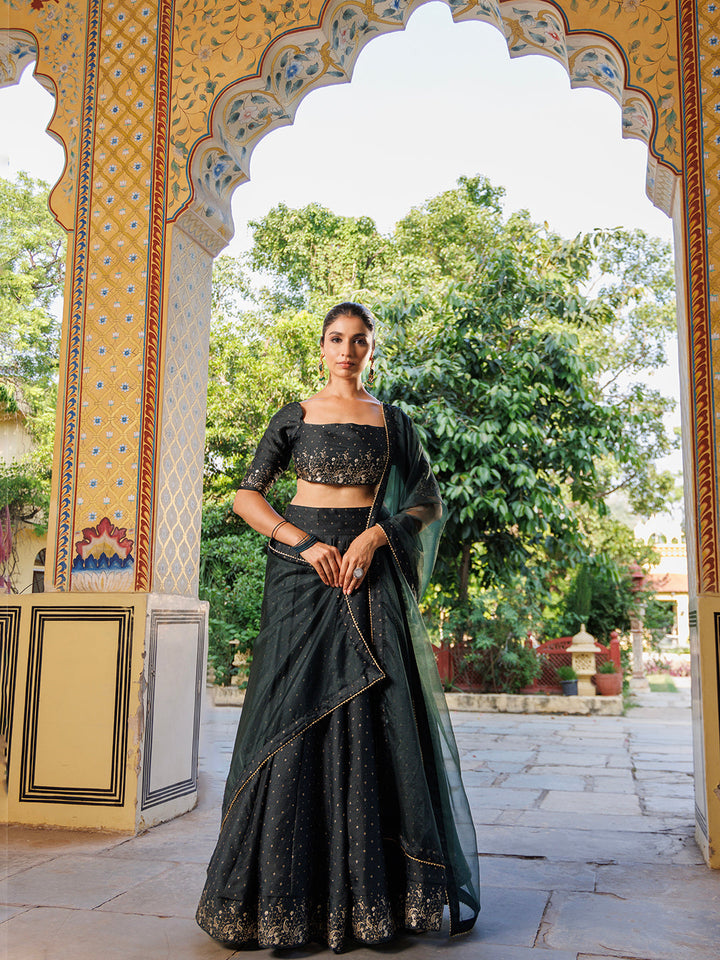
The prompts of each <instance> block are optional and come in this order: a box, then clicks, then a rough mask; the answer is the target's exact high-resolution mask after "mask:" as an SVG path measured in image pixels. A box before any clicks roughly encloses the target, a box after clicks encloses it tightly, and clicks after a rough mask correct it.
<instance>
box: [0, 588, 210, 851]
mask: <svg viewBox="0 0 720 960" xmlns="http://www.w3.org/2000/svg"><path fill="white" fill-rule="evenodd" d="M0 638H1V644H0V683H1V684H2V687H1V689H0V734H3V735H4V736H5V737H6V739H7V742H8V745H9V754H8V763H7V773H8V776H7V792H5V791H0V817H2V816H4V817H5V819H6V821H7V822H10V823H21V824H27V825H36V826H56V827H69V828H72V829H82V830H87V829H93V830H117V831H122V832H127V833H137V832H139V831H141V830H144V829H146V828H147V827H150V826H153V825H154V824H156V823H160V822H162V821H164V820H169V819H171V818H172V817H176V816H178V815H179V814H181V813H185V812H187V811H188V810H191V809H192V808H193V807H194V806H195V804H196V803H197V769H198V740H199V733H200V704H201V695H202V690H203V687H204V682H205V661H206V655H207V604H206V603H205V602H203V601H199V600H194V599H192V598H187V597H178V596H166V595H162V594H141V593H102V594H99V593H98V594H92V593H83V594H78V593H70V594H67V593H45V594H31V595H29V596H28V595H26V596H9V597H7V598H6V604H5V605H4V606H3V608H2V609H0Z"/></svg>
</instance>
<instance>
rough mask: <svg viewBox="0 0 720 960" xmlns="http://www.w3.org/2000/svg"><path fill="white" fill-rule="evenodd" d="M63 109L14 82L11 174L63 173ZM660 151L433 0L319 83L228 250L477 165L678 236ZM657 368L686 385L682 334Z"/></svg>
mask: <svg viewBox="0 0 720 960" xmlns="http://www.w3.org/2000/svg"><path fill="white" fill-rule="evenodd" d="M52 110H53V99H52V97H51V96H50V95H49V94H48V93H46V92H45V91H44V90H43V89H42V88H41V87H40V86H39V84H38V83H37V82H36V81H35V80H34V79H33V78H32V76H31V71H30V70H26V71H25V73H24V74H23V77H22V79H21V82H20V83H19V84H18V85H16V86H14V87H8V88H4V89H2V90H0V130H3V131H12V136H11V137H8V136H3V137H2V139H1V140H0V176H3V177H12V176H14V174H15V173H16V172H17V170H27V171H28V172H29V173H31V174H32V175H33V176H37V177H42V178H43V179H45V180H47V181H49V182H50V183H53V182H54V181H55V180H56V179H57V178H58V177H59V175H60V173H61V171H62V167H63V152H62V148H61V147H60V146H59V145H58V144H57V143H55V142H54V141H53V140H51V139H50V138H49V137H48V135H47V134H46V133H45V126H46V125H47V123H48V122H49V120H50V117H51V115H52ZM646 164H647V147H646V145H645V144H644V143H642V142H640V141H637V140H623V139H622V137H621V113H620V107H619V105H618V104H617V103H616V102H615V101H614V100H613V99H612V98H611V97H610V96H609V95H608V94H606V93H603V92H601V91H597V90H588V89H580V90H571V89H570V83H569V79H568V75H567V73H566V71H565V69H564V68H563V67H562V66H561V65H560V64H558V63H555V62H554V61H552V60H550V59H548V58H546V57H541V56H529V57H521V58H517V59H514V60H511V59H510V56H509V53H508V49H507V45H506V43H505V39H504V37H503V36H502V35H501V34H500V33H499V31H497V30H496V29H495V28H494V27H491V26H489V25H488V24H482V23H457V24H456V23H454V22H453V21H452V18H451V16H450V12H449V9H448V8H447V7H446V6H445V5H444V4H443V3H438V2H432V3H428V4H426V5H425V6H423V7H420V8H419V9H418V10H417V11H416V12H415V13H414V15H413V16H412V18H411V19H410V22H409V24H408V26H407V28H406V30H404V31H399V32H396V33H392V34H387V35H384V36H381V37H377V38H376V39H374V40H372V41H371V42H370V43H369V44H368V46H366V47H365V49H364V50H363V51H362V53H361V54H360V56H359V58H358V61H357V64H356V67H355V72H354V75H353V78H352V82H351V83H350V84H347V83H345V84H337V85H334V86H330V87H324V88H321V89H319V90H316V91H313V92H312V93H310V94H309V95H308V96H307V97H306V98H305V99H304V100H303V101H302V102H301V104H300V106H299V108H298V111H297V114H296V116H295V121H294V123H293V125H292V126H288V127H284V128H281V129H279V130H276V131H274V132H272V133H270V134H268V135H267V136H266V137H265V138H264V139H263V140H262V141H261V142H260V143H259V144H258V146H257V147H256V149H255V152H254V153H253V156H252V160H251V164H250V182H249V183H247V184H243V185H242V186H240V187H238V189H237V190H236V192H235V196H234V198H233V216H234V220H235V237H234V239H233V241H232V243H231V244H230V246H229V247H228V248H227V249H226V251H225V252H226V253H230V254H237V253H239V252H241V251H242V250H244V249H247V247H248V246H249V245H250V231H249V228H248V225H247V224H248V221H249V220H252V219H257V218H259V217H262V216H263V215H264V214H265V213H266V212H267V211H268V210H269V209H270V208H271V207H273V206H274V205H275V204H277V203H279V202H281V201H282V202H283V203H285V204H287V205H288V206H302V205H304V204H306V203H310V202H312V201H317V202H319V203H321V204H322V205H324V206H326V207H329V208H330V209H332V210H334V211H335V212H336V213H339V214H343V215H355V216H357V215H361V214H362V215H367V216H371V217H372V218H373V219H374V220H375V222H376V223H377V225H378V228H379V229H380V230H381V231H383V232H387V231H389V230H391V228H392V226H393V224H394V223H395V222H396V221H397V220H398V219H399V218H400V217H402V216H403V215H404V214H405V213H407V211H408V210H409V209H410V208H411V207H412V206H416V205H418V204H421V203H423V201H425V200H426V199H428V198H429V197H431V196H434V195H436V194H438V193H440V192H441V191H442V190H444V189H448V188H450V187H452V186H453V185H454V184H455V182H456V180H457V178H458V177H459V176H460V175H462V174H466V175H474V174H477V173H481V174H484V175H486V176H487V177H489V179H490V180H491V181H492V182H493V183H494V184H497V185H501V186H504V187H505V188H506V190H507V195H506V210H507V211H510V210H517V209H522V208H524V209H527V210H529V211H530V214H531V215H532V217H533V218H534V219H535V220H538V221H540V222H543V221H547V222H548V223H549V224H550V226H551V227H552V228H553V229H555V230H557V231H558V232H559V233H561V234H563V235H565V236H574V235H575V234H577V233H578V232H581V231H585V230H590V229H592V228H594V227H602V226H605V227H615V226H625V227H631V228H632V227H639V228H642V229H643V230H645V231H646V232H648V233H650V234H652V235H654V236H658V237H662V238H664V239H667V240H672V226H671V222H670V220H669V218H668V217H667V216H666V215H665V214H664V213H662V212H661V211H659V210H657V209H656V208H655V207H653V205H652V204H651V202H650V201H649V200H648V198H647V197H646V195H645V168H646ZM652 382H653V386H658V387H659V388H661V389H663V391H664V392H668V393H670V394H671V395H673V396H677V394H678V373H677V357H676V348H675V346H674V345H671V346H670V350H669V364H668V368H667V369H666V370H665V371H663V372H662V373H661V374H660V375H656V376H655V377H653V378H652ZM671 422H672V424H673V425H674V424H677V423H679V412H678V413H677V415H676V416H675V417H673V418H672V421H671ZM679 463H680V461H679V457H675V458H673V459H672V460H671V461H669V462H668V463H667V464H665V466H667V467H668V468H669V469H673V470H679V469H680V466H679Z"/></svg>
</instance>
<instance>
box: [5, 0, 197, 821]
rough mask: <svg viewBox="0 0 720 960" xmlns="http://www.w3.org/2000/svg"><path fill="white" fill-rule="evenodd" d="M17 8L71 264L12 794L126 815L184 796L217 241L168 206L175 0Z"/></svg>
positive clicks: (13, 627)
mask: <svg viewBox="0 0 720 960" xmlns="http://www.w3.org/2000/svg"><path fill="white" fill-rule="evenodd" d="M11 8H12V11H11V16H12V22H11V27H12V31H13V32H12V38H13V40H14V44H15V45H14V46H13V47H12V50H11V54H12V55H11V56H10V60H9V63H10V67H13V66H14V67H15V68H16V69H20V68H21V67H22V65H23V64H24V61H25V60H27V58H28V57H31V56H32V57H35V58H37V64H36V74H37V75H38V76H39V78H40V79H41V81H42V82H44V83H45V84H46V85H48V86H50V87H51V88H52V89H53V92H55V93H56V96H57V99H58V109H57V112H56V115H55V117H54V118H53V121H52V123H51V131H52V132H53V133H55V134H56V135H57V136H58V137H59V138H60V139H61V140H62V142H63V144H64V145H65V149H66V155H67V166H66V169H65V171H64V174H63V177H62V178H61V181H60V182H59V184H57V185H56V187H55V189H54V191H53V193H52V197H51V207H52V209H53V212H54V213H55V215H56V217H57V218H58V220H59V221H60V223H61V224H62V225H63V226H64V227H65V228H66V230H67V231H68V262H67V281H66V290H65V303H64V320H63V344H62V352H61V364H60V398H59V406H58V417H57V437H58V442H57V445H56V450H55V460H54V470H53V493H52V507H51V514H50V526H49V535H48V546H47V563H46V570H45V589H46V592H45V594H44V595H38V594H35V595H25V596H20V597H12V598H9V599H8V604H7V606H6V608H5V610H4V613H3V616H2V618H0V625H1V626H2V631H3V647H2V649H3V657H4V661H5V663H4V666H5V672H6V674H7V676H8V677H10V678H11V681H10V682H9V683H8V684H7V686H6V687H5V689H4V691H3V694H4V696H3V726H4V728H5V729H6V730H7V733H8V734H9V737H10V758H9V779H8V794H7V797H6V800H5V801H4V802H6V804H7V810H6V811H5V813H6V815H7V818H8V819H9V820H10V821H11V822H20V823H27V824H42V825H46V824H53V825H61V826H69V827H81V828H88V827H94V828H103V829H113V830H123V831H130V832H132V831H136V830H139V829H142V828H143V827H145V826H148V825H150V824H152V823H155V822H158V821H159V820H163V819H167V818H168V817H171V816H175V815H177V814H178V813H182V812H184V811H185V810H188V809H190V808H191V807H192V806H194V804H195V803H196V799H197V766H198V736H199V723H200V703H201V695H202V691H203V687H204V684H205V657H206V637H207V609H206V606H207V605H206V604H204V603H202V602H200V601H198V599H197V591H198V559H199V537H200V519H201V504H202V464H203V452H204V450H203V448H204V424H205V399H206V389H207V352H208V335H209V313H210V282H211V267H212V255H213V252H215V251H210V250H208V249H207V244H206V245H205V246H203V244H202V243H201V242H198V240H197V239H195V238H193V237H192V236H190V235H189V234H188V233H187V232H186V231H185V230H183V229H182V228H180V227H177V226H175V225H174V224H172V223H169V222H168V217H167V205H168V177H167V167H168V125H169V117H170V108H169V103H170V79H171V65H170V51H171V42H172V24H173V3H172V2H167V0H160V2H158V0H147V2H145V0H143V2H138V0H87V2H80V0H63V2H61V3H57V4H56V3H42V2H40V3H38V4H30V3H24V4H20V3H17V4H11ZM13 56H14V58H15V59H14V61H13Z"/></svg>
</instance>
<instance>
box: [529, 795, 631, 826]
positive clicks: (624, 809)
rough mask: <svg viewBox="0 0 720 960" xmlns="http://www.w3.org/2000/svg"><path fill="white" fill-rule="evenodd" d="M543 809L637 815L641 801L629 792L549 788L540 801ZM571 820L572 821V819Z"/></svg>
mask: <svg viewBox="0 0 720 960" xmlns="http://www.w3.org/2000/svg"><path fill="white" fill-rule="evenodd" d="M540 809H541V810H567V811H568V813H571V812H573V811H574V810H582V811H583V812H585V813H595V814H598V815H602V814H605V813H612V814H614V815H615V816H616V817H617V816H637V815H638V814H639V813H640V812H641V811H640V801H639V800H638V798H637V797H636V796H635V795H634V794H627V793H572V792H570V791H564V790H549V791H548V793H547V796H545V797H544V798H543V800H542V801H541V803H540ZM570 822H571V821H570Z"/></svg>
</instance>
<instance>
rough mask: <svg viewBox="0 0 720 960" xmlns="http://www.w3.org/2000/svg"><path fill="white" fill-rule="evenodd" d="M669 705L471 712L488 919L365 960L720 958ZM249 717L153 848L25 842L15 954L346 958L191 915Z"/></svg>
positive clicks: (466, 751)
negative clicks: (608, 710) (240, 937)
mask: <svg viewBox="0 0 720 960" xmlns="http://www.w3.org/2000/svg"><path fill="white" fill-rule="evenodd" d="M652 697H653V695H652V694H651V695H643V697H642V698H638V703H639V704H640V706H639V707H638V709H635V710H631V711H629V712H628V714H627V715H626V716H624V717H583V718H579V717H568V716H552V715H534V716H523V715H510V714H473V713H461V714H454V716H453V722H454V724H455V727H456V734H457V738H458V745H459V750H460V754H461V758H462V763H463V768H464V770H465V771H466V784H467V787H468V796H469V799H470V802H471V805H472V811H473V817H474V819H475V822H476V824H477V834H478V845H479V849H480V852H481V885H482V902H483V910H482V912H481V914H480V918H479V920H478V923H477V925H476V927H475V929H474V930H473V931H472V933H471V934H470V935H469V936H468V937H462V938H458V939H457V940H454V941H453V942H452V943H451V944H450V943H448V941H447V940H446V939H444V938H442V937H438V936H427V937H417V938H415V937H409V936H408V937H400V938H398V939H396V940H394V941H393V942H392V943H390V944H387V945H384V946H380V947H373V948H368V947H362V946H359V945H352V944H349V945H348V954H349V955H350V956H351V957H352V958H353V960H378V957H379V956H383V955H385V954H388V955H392V956H396V955H398V954H404V955H405V956H406V958H407V960H437V958H438V956H440V953H441V951H444V950H452V957H453V960H611V958H613V960H620V958H627V960H720V946H719V945H720V931H719V930H718V918H719V917H720V872H717V873H713V872H711V871H709V870H707V868H706V867H705V866H704V864H703V863H702V857H701V855H700V851H699V850H698V848H697V846H696V844H695V842H694V838H693V834H694V823H693V814H692V800H691V798H692V791H691V789H690V776H689V774H688V772H687V770H686V768H687V767H688V760H689V757H690V749H691V735H690V734H691V730H690V711H689V707H688V703H689V701H688V700H687V698H686V697H683V696H680V695H668V697H667V698H665V699H664V700H663V706H662V707H661V708H657V707H655V706H654V705H655V704H657V703H658V701H655V700H653V699H652ZM648 704H650V705H649V706H648ZM238 717H239V711H237V710H236V709H234V708H231V707H223V708H214V707H211V708H210V709H209V710H208V711H207V712H206V713H205V716H204V718H203V726H202V738H201V746H200V798H199V804H198V806H197V808H196V809H195V810H193V811H192V812H190V813H188V814H187V815H186V816H184V817H182V818H179V819H177V820H174V821H172V822H170V823H167V824H162V825H160V826H158V827H156V828H154V829H153V830H150V831H149V832H147V833H146V834H143V835H141V836H138V837H121V836H120V837H119V836H118V835H116V834H97V833H93V834H78V833H73V832H72V831H62V830H58V831H55V830H48V831H45V830H28V829H24V828H22V829H13V830H11V831H10V834H9V837H8V843H7V846H6V850H7V857H6V858H5V863H4V864H3V866H2V868H1V870H2V872H0V878H1V877H2V875H3V874H8V880H7V883H5V884H0V889H2V887H5V888H6V890H8V891H9V890H10V889H12V890H13V893H12V896H18V895H21V896H22V897H23V898H25V899H27V900H29V901H31V902H29V903H27V904H22V903H16V902H15V901H13V900H11V899H10V896H11V894H10V893H9V892H7V893H4V894H0V903H1V902H4V906H2V907H0V956H2V957H4V956H7V957H8V960H88V958H90V957H92V960H241V958H242V960H250V957H252V958H253V960H271V958H272V960H279V958H281V960H291V958H298V960H301V958H315V957H322V958H324V957H327V956H329V954H328V952H327V950H325V949H323V948H322V947H320V946H318V945H311V946H309V947H306V948H302V949H298V950H292V951H283V952H282V953H280V952H278V951H274V950H254V951H250V952H248V951H242V952H233V951H232V950H229V949H226V948H223V947H222V946H220V945H219V944H216V943H214V942H213V941H212V940H211V939H209V938H208V937H207V936H206V935H205V934H204V933H203V932H202V931H201V930H200V929H199V928H198V927H197V926H196V925H195V923H194V920H193V919H192V918H193V915H194V911H195V905H196V902H197V898H198V896H199V893H200V890H201V888H202V884H203V882H204V877H205V867H206V865H207V861H208V859H209V857H210V854H211V853H212V849H213V847H214V845H215V839H216V836H217V829H218V825H219V817H220V803H221V798H222V791H223V781H224V777H225V772H226V770H227V766H228V763H229V759H230V755H231V751H232V744H233V741H234V738H235V729H236V724H237V720H238ZM638 763H639V764H640V765H639V766H638ZM46 903H47V905H45V904H46ZM71 903H72V904H73V906H72V907H71V906H70V905H69V904H71ZM4 941H7V942H4ZM447 956H448V957H449V956H450V954H449V953H448V954H447Z"/></svg>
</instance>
